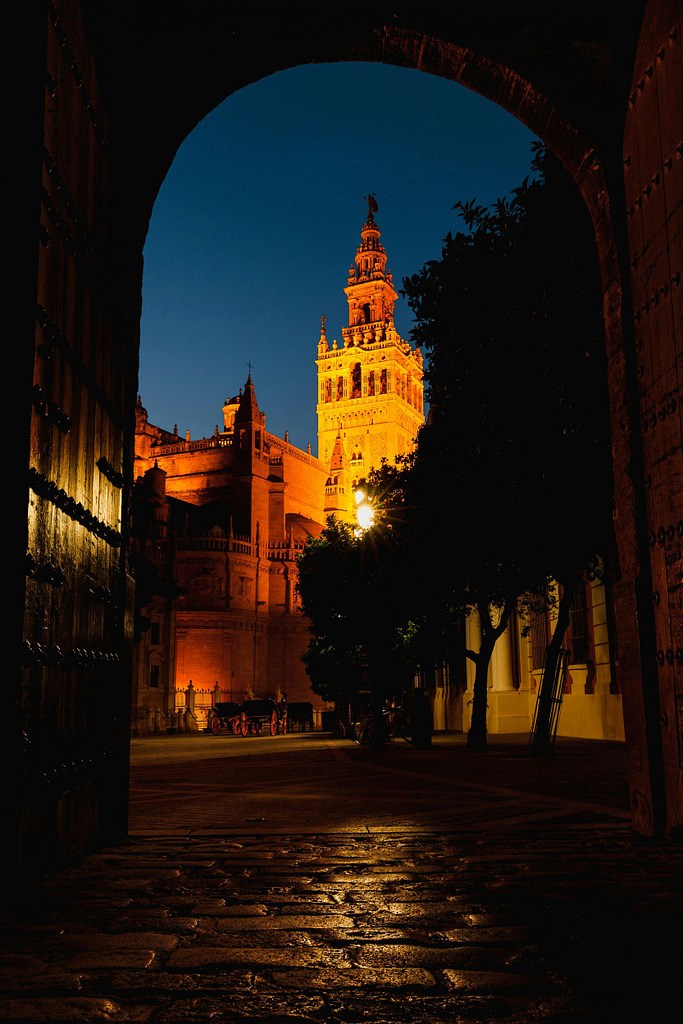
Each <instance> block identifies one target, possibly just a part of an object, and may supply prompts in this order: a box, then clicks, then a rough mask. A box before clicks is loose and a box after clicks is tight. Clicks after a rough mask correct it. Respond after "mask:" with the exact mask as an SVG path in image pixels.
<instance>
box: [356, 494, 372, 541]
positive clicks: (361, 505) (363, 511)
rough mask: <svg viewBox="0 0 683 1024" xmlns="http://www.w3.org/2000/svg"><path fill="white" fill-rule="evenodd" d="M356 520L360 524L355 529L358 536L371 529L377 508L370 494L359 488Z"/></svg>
mask: <svg viewBox="0 0 683 1024" xmlns="http://www.w3.org/2000/svg"><path fill="white" fill-rule="evenodd" d="M355 497H356V521H357V522H358V526H357V528H356V530H355V531H354V532H355V534H356V536H357V537H360V536H361V534H363V533H365V531H366V530H369V529H370V527H371V526H374V523H375V510H374V508H373V507H372V502H371V501H370V498H369V497H368V495H367V494H366V493H365V491H363V490H362V489H361V488H359V489H358V490H357V491H356V495H355Z"/></svg>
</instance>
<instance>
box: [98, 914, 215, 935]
mask: <svg viewBox="0 0 683 1024" xmlns="http://www.w3.org/2000/svg"><path fill="white" fill-rule="evenodd" d="M145 913H148V910H145ZM115 923H116V925H117V927H118V928H120V929H122V930H125V931H127V932H133V931H136V930H139V931H141V932H150V931H161V932H168V933H171V934H174V935H175V934H176V933H177V932H181V933H182V932H192V931H194V930H195V929H196V928H197V926H198V924H199V918H198V917H176V916H174V917H168V916H163V917H161V916H159V917H134V916H132V915H130V916H124V917H117V918H116V922H115Z"/></svg>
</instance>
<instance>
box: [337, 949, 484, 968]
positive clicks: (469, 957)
mask: <svg viewBox="0 0 683 1024" xmlns="http://www.w3.org/2000/svg"><path fill="white" fill-rule="evenodd" d="M353 963H354V966H356V967H427V968H429V969H440V968H444V967H453V968H455V967H459V968H463V969H470V970H493V969H495V968H499V967H502V966H504V956H503V955H502V954H501V952H500V951H496V950H494V949H491V948H487V947H485V946H450V947H447V946H415V945H398V944H393V945H389V944H387V945H381V946H376V945H372V944H370V943H368V944H367V945H365V946H362V947H361V948H360V949H359V950H357V951H356V952H354V953H353Z"/></svg>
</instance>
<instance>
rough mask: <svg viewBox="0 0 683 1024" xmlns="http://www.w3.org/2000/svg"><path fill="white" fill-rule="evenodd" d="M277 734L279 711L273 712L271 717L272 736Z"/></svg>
mask: <svg viewBox="0 0 683 1024" xmlns="http://www.w3.org/2000/svg"><path fill="white" fill-rule="evenodd" d="M276 733H277V711H273V713H272V715H271V716H270V735H271V736H275V734H276Z"/></svg>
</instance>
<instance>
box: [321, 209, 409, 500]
mask: <svg viewBox="0 0 683 1024" xmlns="http://www.w3.org/2000/svg"><path fill="white" fill-rule="evenodd" d="M367 203H368V216H367V220H366V222H365V224H364V225H363V229H362V231H361V244H360V245H359V247H358V250H357V252H356V258H355V266H353V267H351V269H350V271H349V279H348V286H347V287H346V288H345V289H344V291H345V292H346V296H347V300H348V304H349V325H348V327H344V328H343V329H342V340H343V344H342V347H341V348H340V347H338V345H337V342H336V341H334V342H333V344H332V347H331V348H330V346H329V343H328V341H327V336H326V333H325V318H324V317H323V318H322V324H323V326H322V331H321V334H320V341H319V342H318V359H317V360H316V362H317V366H318V407H317V408H318V458H319V459H320V460H321V462H323V463H324V464H325V465H330V463H331V460H332V457H333V454H334V451H335V442H336V441H337V438H338V437H339V438H340V439H341V440H342V441H343V446H344V451H345V453H346V465H347V468H348V474H347V475H348V482H349V485H350V489H351V490H352V491H353V490H354V489H355V483H356V482H357V481H358V480H360V479H362V478H363V477H365V476H367V474H368V473H369V472H370V470H371V469H375V468H378V467H379V465H380V464H381V461H382V459H383V458H386V459H387V460H388V461H389V462H390V463H391V462H393V461H394V459H395V458H396V456H397V455H402V454H403V453H405V452H409V451H411V450H412V448H413V446H414V443H415V436H416V434H417V432H418V430H419V428H420V426H421V425H422V424H423V423H424V399H423V383H422V378H423V365H422V355H421V353H420V350H419V348H415V349H413V348H412V347H411V345H410V343H409V342H407V341H404V340H403V339H402V338H401V337H400V335H399V334H398V333H397V331H396V328H395V327H394V303H395V302H396V299H397V297H398V296H397V295H396V292H395V291H394V286H393V283H392V276H391V274H390V273H388V271H387V255H386V252H385V249H384V246H383V245H382V244H381V242H380V232H379V228H378V226H377V223H376V221H375V217H374V215H375V213H376V212H377V203H376V202H375V198H374V194H373V193H370V195H369V196H368V197H367Z"/></svg>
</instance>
